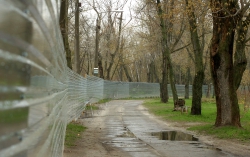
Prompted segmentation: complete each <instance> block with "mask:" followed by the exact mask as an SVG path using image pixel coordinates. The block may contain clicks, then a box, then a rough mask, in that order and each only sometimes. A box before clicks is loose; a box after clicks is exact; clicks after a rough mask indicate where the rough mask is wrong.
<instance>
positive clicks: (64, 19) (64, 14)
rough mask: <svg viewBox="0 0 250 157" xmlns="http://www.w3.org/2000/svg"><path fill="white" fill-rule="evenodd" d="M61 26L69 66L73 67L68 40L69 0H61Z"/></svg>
mask: <svg viewBox="0 0 250 157" xmlns="http://www.w3.org/2000/svg"><path fill="white" fill-rule="evenodd" d="M60 28H61V34H62V38H63V44H64V49H65V51H66V60H67V66H68V67H69V68H70V69H72V63H71V51H70V47H69V40H68V0H61V8H60Z"/></svg>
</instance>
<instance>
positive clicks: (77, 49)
mask: <svg viewBox="0 0 250 157" xmlns="http://www.w3.org/2000/svg"><path fill="white" fill-rule="evenodd" d="M75 67H76V73H78V74H80V73H81V72H80V41H79V0H76V1H75Z"/></svg>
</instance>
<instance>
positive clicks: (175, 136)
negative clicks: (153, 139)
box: [151, 131, 199, 141]
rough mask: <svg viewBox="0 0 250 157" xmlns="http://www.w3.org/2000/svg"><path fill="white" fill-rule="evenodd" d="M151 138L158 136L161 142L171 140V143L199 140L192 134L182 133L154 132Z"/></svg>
mask: <svg viewBox="0 0 250 157" xmlns="http://www.w3.org/2000/svg"><path fill="white" fill-rule="evenodd" d="M151 136H157V137H158V138H159V140H170V141H198V140H199V139H198V138H196V137H194V136H193V135H191V134H186V133H184V132H180V131H162V132H153V133H151Z"/></svg>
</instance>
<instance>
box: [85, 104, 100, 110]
mask: <svg viewBox="0 0 250 157" xmlns="http://www.w3.org/2000/svg"><path fill="white" fill-rule="evenodd" d="M91 109H92V110H99V107H98V106H97V105H96V104H93V105H86V107H85V110H91Z"/></svg>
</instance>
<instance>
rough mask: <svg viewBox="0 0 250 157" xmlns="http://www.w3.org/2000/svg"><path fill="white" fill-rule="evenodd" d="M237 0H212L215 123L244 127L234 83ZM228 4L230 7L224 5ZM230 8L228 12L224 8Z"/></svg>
mask: <svg viewBox="0 0 250 157" xmlns="http://www.w3.org/2000/svg"><path fill="white" fill-rule="evenodd" d="M237 2H238V1H237V0H234V1H232V2H231V3H230V4H229V5H226V4H223V3H226V2H224V1H223V2H218V1H215V0H211V8H212V12H213V37H212V45H211V49H210V57H211V59H210V65H211V73H212V77H213V81H214V88H215V96H216V106H217V116H216V121H215V126H225V125H232V126H237V127H241V123H240V110H239V105H238V99H237V95H236V89H235V84H234V82H235V81H234V68H233V47H234V36H235V28H236V23H235V21H236V19H235V18H234V17H232V16H229V15H228V12H230V15H233V14H235V12H236V7H237ZM222 6H223V7H225V6H227V7H226V8H222ZM224 9H226V10H227V11H228V12H225V11H222V10H224Z"/></svg>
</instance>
